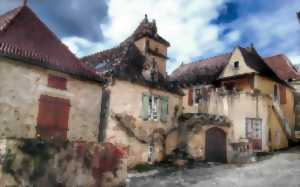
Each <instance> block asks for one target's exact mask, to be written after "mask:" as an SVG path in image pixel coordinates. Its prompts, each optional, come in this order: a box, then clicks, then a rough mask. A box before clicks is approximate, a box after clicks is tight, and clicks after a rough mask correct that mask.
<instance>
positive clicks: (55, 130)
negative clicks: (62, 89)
mask: <svg viewBox="0 0 300 187" xmlns="http://www.w3.org/2000/svg"><path fill="white" fill-rule="evenodd" d="M69 109H70V101H69V100H66V99H62V98H57V97H51V96H47V95H42V96H41V97H40V100H39V112H38V119H37V133H38V134H39V135H40V136H41V137H42V138H59V139H66V138H67V130H68V120H69Z"/></svg>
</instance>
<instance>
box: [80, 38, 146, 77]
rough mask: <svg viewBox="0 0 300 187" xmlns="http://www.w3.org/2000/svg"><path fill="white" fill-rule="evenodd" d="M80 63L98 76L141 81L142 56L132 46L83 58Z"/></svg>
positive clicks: (129, 44) (124, 46)
mask: <svg viewBox="0 0 300 187" xmlns="http://www.w3.org/2000/svg"><path fill="white" fill-rule="evenodd" d="M81 61H82V62H83V63H85V64H87V65H88V66H90V67H91V68H93V69H95V70H96V71H97V73H99V74H100V75H104V76H105V75H107V74H114V75H116V76H118V77H123V76H125V77H127V78H130V79H136V80H138V79H141V71H142V69H143V63H144V56H143V55H142V54H141V53H140V52H139V50H138V49H137V47H136V46H135V45H134V44H131V43H127V44H126V45H120V46H118V47H115V48H112V49H108V50H105V51H101V52H98V53H95V54H92V55H89V56H86V57H83V58H82V59H81Z"/></svg>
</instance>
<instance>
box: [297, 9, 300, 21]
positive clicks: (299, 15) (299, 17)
mask: <svg viewBox="0 0 300 187" xmlns="http://www.w3.org/2000/svg"><path fill="white" fill-rule="evenodd" d="M297 17H298V21H299V23H300V11H299V12H298V13H297Z"/></svg>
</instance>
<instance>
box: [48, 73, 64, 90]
mask: <svg viewBox="0 0 300 187" xmlns="http://www.w3.org/2000/svg"><path fill="white" fill-rule="evenodd" d="M48 86H49V87H51V88H56V89H60V90H66V89H67V79H65V78H63V77H58V76H55V75H49V76H48Z"/></svg>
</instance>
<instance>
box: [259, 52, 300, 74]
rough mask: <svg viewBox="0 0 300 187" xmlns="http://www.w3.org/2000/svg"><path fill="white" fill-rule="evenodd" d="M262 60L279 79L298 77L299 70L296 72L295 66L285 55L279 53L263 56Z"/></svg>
mask: <svg viewBox="0 0 300 187" xmlns="http://www.w3.org/2000/svg"><path fill="white" fill-rule="evenodd" d="M264 60H265V62H266V63H267V64H268V65H269V67H270V68H271V69H272V70H273V71H274V72H275V73H276V74H277V75H278V77H279V78H280V79H281V80H291V79H299V78H300V74H299V72H297V70H296V69H295V67H294V66H293V65H292V63H291V62H290V61H289V59H288V58H287V57H286V56H285V55H283V54H279V55H275V56H271V57H266V58H264Z"/></svg>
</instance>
